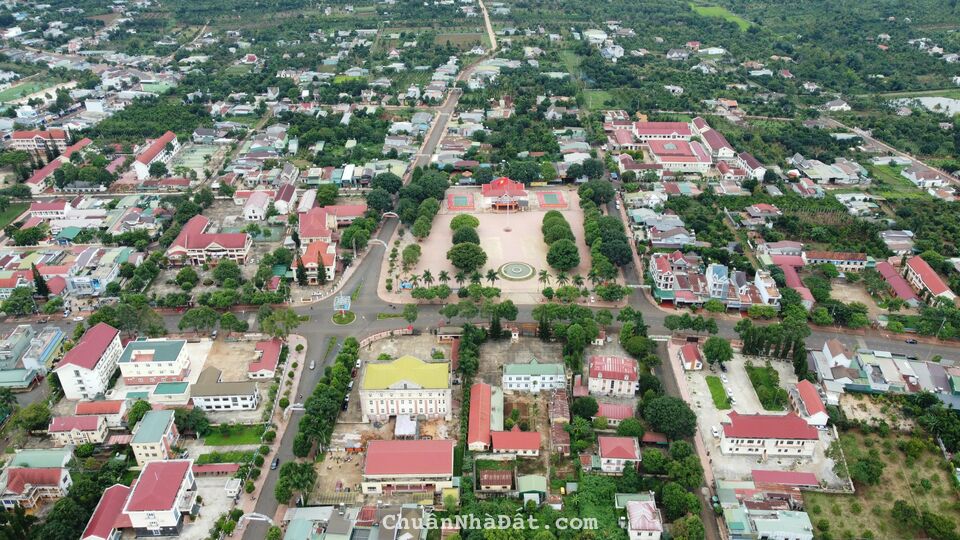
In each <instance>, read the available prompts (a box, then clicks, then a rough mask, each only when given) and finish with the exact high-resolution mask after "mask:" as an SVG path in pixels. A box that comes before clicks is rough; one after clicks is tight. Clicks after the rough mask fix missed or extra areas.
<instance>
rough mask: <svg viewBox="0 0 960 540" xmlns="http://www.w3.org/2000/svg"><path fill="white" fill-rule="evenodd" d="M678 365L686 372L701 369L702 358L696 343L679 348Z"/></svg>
mask: <svg viewBox="0 0 960 540" xmlns="http://www.w3.org/2000/svg"><path fill="white" fill-rule="evenodd" d="M679 355H680V364H681V365H683V369H685V370H687V371H695V370H699V369H703V356H702V355H701V354H700V347H699V346H697V344H696V343H687V344H685V345H684V346H682V347H680V353H679Z"/></svg>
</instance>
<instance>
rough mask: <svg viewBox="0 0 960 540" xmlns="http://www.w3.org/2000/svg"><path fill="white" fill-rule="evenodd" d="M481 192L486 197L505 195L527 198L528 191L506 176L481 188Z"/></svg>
mask: <svg viewBox="0 0 960 540" xmlns="http://www.w3.org/2000/svg"><path fill="white" fill-rule="evenodd" d="M480 191H481V192H482V193H483V196H484V197H503V196H504V195H507V196H510V197H526V196H527V191H526V190H525V189H524V187H523V184H522V183H520V182H515V181H513V180H511V179H509V178H507V177H506V176H501V177H500V178H497V179H496V180H494V181H492V182H490V183H489V184H484V185H482V186H480Z"/></svg>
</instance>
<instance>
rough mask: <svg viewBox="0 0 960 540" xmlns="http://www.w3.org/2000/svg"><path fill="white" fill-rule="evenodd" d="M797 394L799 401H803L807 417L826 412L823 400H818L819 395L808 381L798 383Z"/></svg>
mask: <svg viewBox="0 0 960 540" xmlns="http://www.w3.org/2000/svg"><path fill="white" fill-rule="evenodd" d="M797 394H799V395H800V400H801V401H803V408H804V409H806V410H807V415H810V416H812V415H814V414H817V413H825V412H827V408H826V407H824V405H823V400H822V399H820V394H818V393H817V389H816V388H815V387H814V386H813V383H811V382H810V381H808V380H806V379H804V380H802V381H800V382H798V383H797Z"/></svg>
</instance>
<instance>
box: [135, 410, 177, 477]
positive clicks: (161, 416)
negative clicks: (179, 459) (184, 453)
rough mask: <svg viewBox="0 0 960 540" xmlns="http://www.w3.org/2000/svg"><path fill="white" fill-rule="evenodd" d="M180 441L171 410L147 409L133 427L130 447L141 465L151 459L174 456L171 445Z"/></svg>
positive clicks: (156, 459) (158, 459) (159, 459)
mask: <svg viewBox="0 0 960 540" xmlns="http://www.w3.org/2000/svg"><path fill="white" fill-rule="evenodd" d="M179 441H180V432H179V431H178V430H177V425H176V423H174V421H173V410H172V409H166V410H160V411H147V414H145V415H143V418H141V419H140V421H139V422H137V425H135V426H134V427H133V436H132V438H131V439H130V448H131V449H133V455H134V456H135V457H136V458H137V465H140V466H141V467H143V466H144V465H146V464H147V463H150V462H152V461H164V460H168V459H172V458H173V457H174V454H173V447H174V446H176V445H177V443H178V442H179Z"/></svg>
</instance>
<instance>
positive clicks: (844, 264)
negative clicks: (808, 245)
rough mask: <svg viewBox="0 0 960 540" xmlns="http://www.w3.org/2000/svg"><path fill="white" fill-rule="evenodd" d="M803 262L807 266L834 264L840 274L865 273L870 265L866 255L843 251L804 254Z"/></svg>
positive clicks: (813, 251)
mask: <svg viewBox="0 0 960 540" xmlns="http://www.w3.org/2000/svg"><path fill="white" fill-rule="evenodd" d="M803 260H804V261H805V262H806V264H807V265H810V266H816V265H818V264H832V265H834V266H835V267H836V268H837V270H839V271H840V272H843V273H846V272H863V271H864V270H866V269H867V267H868V266H869V264H870V261H872V259H870V258H869V257H867V254H866V253H847V252H842V251H815V250H809V251H806V252H804V254H803Z"/></svg>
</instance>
